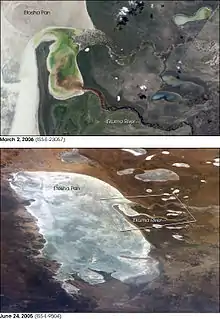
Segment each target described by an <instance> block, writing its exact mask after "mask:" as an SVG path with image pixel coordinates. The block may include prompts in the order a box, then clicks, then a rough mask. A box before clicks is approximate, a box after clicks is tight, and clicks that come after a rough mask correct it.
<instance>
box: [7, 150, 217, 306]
mask: <svg viewBox="0 0 220 319" xmlns="http://www.w3.org/2000/svg"><path fill="white" fill-rule="evenodd" d="M25 172H28V173H27V174H30V175H27V176H32V175H31V172H36V173H34V174H35V175H34V176H36V178H38V175H39V177H40V176H41V175H42V172H50V174H53V173H58V172H60V173H66V175H65V176H68V175H70V176H71V174H73V173H74V174H75V173H77V174H80V175H77V176H79V177H80V176H81V174H82V175H83V176H85V178H86V176H90V177H95V178H96V179H99V180H100V181H102V183H103V182H105V184H100V185H104V186H103V189H104V187H107V188H106V189H109V197H110V195H111V194H113V191H112V189H113V188H114V189H115V192H120V193H119V194H121V195H120V196H122V197H123V198H125V200H129V201H130V202H129V205H128V206H123V205H125V204H123V202H122V201H121V202H120V203H119V204H117V205H116V206H117V207H116V206H114V214H115V216H117V215H120V216H121V214H122V215H123V218H124V217H126V222H125V223H128V225H130V228H129V229H128V230H126V231H127V232H128V233H129V234H130V233H136V232H138V234H139V235H137V238H138V240H139V239H140V238H144V241H146V244H147V245H148V246H149V252H148V256H147V258H145V259H146V267H149V271H150V270H152V269H153V268H155V274H153V273H152V274H153V275H152V277H151V276H150V277H147V280H145V281H143V282H142V277H141V276H139V277H137V278H138V280H139V281H136V282H134V281H131V282H128V281H126V280H123V279H117V278H119V277H117V276H115V277H114V274H112V273H110V272H108V271H106V270H105V271H102V270H103V269H99V271H98V270H96V272H97V273H99V274H101V275H102V276H103V278H104V280H103V282H99V283H96V284H94V283H92V284H91V283H89V282H88V281H87V280H86V279H85V278H84V277H83V278H84V279H83V278H82V276H81V277H80V276H79V275H78V276H77V274H76V273H75V274H73V275H72V280H71V279H69V280H67V281H66V282H65V285H61V281H60V280H57V279H56V274H57V273H59V268H60V266H61V264H60V262H59V260H58V258H57V259H55V258H54V259H52V257H51V256H52V253H51V255H50V253H49V252H48V251H47V250H44V249H43V248H44V246H45V245H46V246H47V245H49V244H50V241H49V239H48V238H49V237H47V234H46V237H47V238H46V240H45V238H44V235H42V233H41V226H39V219H37V218H35V217H34V216H33V215H32V214H30V209H31V207H32V206H33V203H32V202H34V201H35V200H36V198H34V196H35V195H34V191H33V199H31V198H29V197H27V196H26V197H25V196H24V198H22V197H21V196H19V195H18V193H16V191H15V190H14V189H16V188H14V189H13V188H12V187H11V186H10V185H24V186H23V188H22V187H20V186H19V187H20V192H21V193H22V192H24V194H28V188H27V187H28V185H27V184H26V185H25V184H22V178H24V177H25V174H26V173H25ZM16 173H17V175H16ZM12 174H15V175H13V176H14V177H13V178H12V177H11V176H12ZM45 174H46V173H45ZM27 176H26V177H27ZM45 176H49V175H45ZM74 176H75V175H74ZM46 178H47V177H46ZM48 178H49V177H48ZM96 179H95V181H96ZM32 181H34V180H32ZM36 181H37V179H36ZM18 182H20V183H21V184H18ZM16 183H17V184H16ZM106 183H107V184H108V185H107V184H106ZM36 185H37V184H36ZM94 185H96V184H94ZM19 187H18V188H17V189H19ZM37 187H38V186H36V188H37ZM112 187H113V188H112ZM74 189H75V192H77V187H75V188H74ZM44 190H45V188H44ZM92 191H93V190H92ZM101 191H102V190H101ZM101 191H100V194H102V193H101ZM25 192H26V193H25ZM54 192H57V191H54ZM111 192H112V193H111ZM36 194H37V193H36ZM92 194H93V195H91V196H93V197H94V205H93V204H92V203H93V201H92V200H93V197H91V212H90V213H91V215H92V214H94V216H95V214H96V211H95V210H94V209H95V208H94V207H93V206H95V203H96V200H97V198H98V197H97V196H99V190H98V188H97V190H96V189H95V190H94V193H92ZM45 196H46V195H45ZM111 196H112V195H111ZM96 197H97V198H96ZM122 197H120V198H122ZM48 198H49V197H48ZM54 198H55V199H56V198H57V197H56V196H55V197H54ZM83 198H85V203H81V205H86V195H85V197H83ZM101 200H105V198H101V199H100V201H101ZM106 200H107V201H108V198H107V199H106ZM81 201H82V200H81ZM77 203H78V202H77V196H75V197H74V202H72V203H71V202H70V203H68V204H69V205H70V208H71V205H72V213H73V214H74V209H75V208H76V205H78V204H77ZM89 203H90V202H89ZM63 204H64V205H66V203H65V202H64V203H63ZM33 207H34V206H33ZM65 207H66V206H63V209H65ZM80 207H84V206H80ZM100 207H101V206H100ZM103 207H104V206H103ZM123 207H127V212H126V211H124V212H123ZM129 207H130V208H129ZM134 211H135V212H136V215H135V218H134V217H132V214H131V212H134ZM106 212H109V214H112V215H113V210H112V208H111V209H109V211H106ZM41 213H42V216H44V212H43V211H41ZM87 213H89V211H87ZM129 214H130V215H129ZM79 215H80V210H79ZM101 216H104V215H101V213H100V218H102V217H101ZM89 217H90V216H88V218H89ZM109 218H111V216H109ZM120 218H121V217H120ZM116 219H117V217H116ZM88 220H89V219H88ZM109 220H110V219H109ZM96 227H97V233H98V231H99V228H101V227H102V220H100V223H97V226H96ZM121 227H122V229H123V224H121ZM1 228H2V229H1V230H2V231H1V311H2V312H218V311H219V295H218V291H219V284H218V283H219V150H218V149H79V150H75V149H74V150H71V149H2V150H1ZM76 228H77V225H76ZM73 229H74V228H73ZM139 229H140V230H141V231H140V230H139ZM118 231H119V232H120V236H124V235H123V231H125V230H118ZM121 232H122V233H121ZM51 236H52V235H51ZM129 236H130V235H129ZM138 236H139V237H138ZM51 238H52V237H51ZM60 238H62V236H61V235H60ZM63 238H64V237H63ZM119 238H123V237H119ZM78 242H79V244H78V246H79V245H80V239H79V241H78ZM141 243H142V241H141ZM64 244H65V243H64ZM118 244H120V243H117V238H116V242H115V249H116V248H117V247H118ZM66 245H67V243H66ZM88 245H89V243H88ZM62 247H64V246H62ZM74 249H75V248H74ZM94 249H95V246H94ZM45 251H46V253H47V255H46V253H45ZM78 251H79V252H80V249H79V250H78ZM60 253H61V252H60ZM70 255H71V254H70ZM134 255H135V251H132V249H131V250H130V256H134ZM126 258H130V259H134V263H133V264H132V262H133V261H132V260H131V265H137V268H138V267H139V269H140V270H141V271H142V268H141V267H142V265H143V263H144V262H145V261H143V260H141V259H143V258H142V257H138V256H136V257H126ZM135 263H136V264H135ZM123 265H124V264H123ZM132 267H133V266H132ZM73 269H74V265H73ZM132 269H133V268H132ZM132 271H133V270H132ZM152 271H153V270H152ZM73 273H74V272H73ZM97 276H98V275H97ZM116 277H117V278H116ZM97 278H98V277H97ZM131 278H133V277H131ZM143 278H144V277H143Z"/></svg>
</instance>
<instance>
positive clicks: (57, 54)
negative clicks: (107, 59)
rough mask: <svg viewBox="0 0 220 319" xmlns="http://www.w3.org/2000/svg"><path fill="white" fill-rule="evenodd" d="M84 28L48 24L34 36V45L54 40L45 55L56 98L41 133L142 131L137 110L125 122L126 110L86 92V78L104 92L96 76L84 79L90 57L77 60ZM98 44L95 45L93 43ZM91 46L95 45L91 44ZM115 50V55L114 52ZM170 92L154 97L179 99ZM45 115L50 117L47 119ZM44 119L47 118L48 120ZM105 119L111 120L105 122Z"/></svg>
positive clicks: (181, 20)
mask: <svg viewBox="0 0 220 319" xmlns="http://www.w3.org/2000/svg"><path fill="white" fill-rule="evenodd" d="M211 14H212V10H211V9H210V8H208V7H202V8H200V9H199V10H197V12H196V13H195V14H194V15H192V16H187V15H185V14H176V15H175V16H174V17H173V20H174V22H175V24H176V25H178V26H183V25H184V24H186V23H187V22H192V21H199V20H204V19H208V18H209V17H210V16H211ZM84 31H85V30H78V29H74V28H60V27H59V28H56V27H49V28H46V29H44V30H42V31H41V32H39V33H38V34H36V36H35V37H34V45H35V48H37V47H38V46H39V44H40V43H42V42H46V41H47V42H48V41H54V42H53V43H52V44H51V45H50V46H49V54H47V56H45V57H44V58H45V60H46V67H47V70H48V72H49V79H48V89H49V93H50V94H51V96H52V97H53V99H50V100H46V105H47V109H48V111H46V112H44V114H45V115H44V116H43V117H41V123H39V124H40V127H43V130H42V133H43V134H57V135H69V134H70V135H99V134H106V135H108V134H110V135H112V134H113V135H115V134H117V131H118V132H120V133H121V134H128V135H129V134H141V133H142V131H144V130H145V127H144V125H142V124H141V123H140V119H139V117H138V115H137V114H136V113H135V112H132V111H131V110H129V109H127V111H126V118H127V119H128V120H131V121H133V123H134V124H132V125H127V124H126V123H122V122H123V121H122V120H123V119H124V118H125V112H124V110H117V109H115V110H104V109H103V108H102V106H101V101H100V98H99V97H98V96H97V95H96V94H94V92H92V91H90V92H88V91H87V92H86V91H85V90H84V80H86V83H85V86H86V87H87V86H88V85H87V84H91V86H90V85H89V87H91V88H92V87H94V88H96V89H97V90H101V92H102V93H103V94H104V92H103V91H102V88H99V85H96V84H97V83H96V84H95V83H93V79H92V80H91V81H90V80H89V82H91V83H87V82H88V79H87V77H86V78H85V79H84V80H83V77H82V74H84V75H85V74H87V73H88V78H90V77H91V75H89V73H90V72H87V71H86V72H85V69H87V67H89V63H88V64H87V62H88V61H87V58H85V57H82V59H81V58H80V60H82V61H81V62H80V63H79V61H78V63H77V58H78V60H79V53H80V45H79V44H78V43H76V42H75V37H76V36H80V35H81V34H82V33H83V32H84ZM95 47H96V45H94V48H95ZM91 50H92V47H91V48H90V51H91ZM112 54H113V56H114V52H112ZM134 58H135V54H134V53H133V54H130V55H129V56H124V57H123V59H122V57H121V58H120V57H117V59H115V60H116V61H117V63H118V64H119V65H121V66H123V65H129V64H131V63H132V61H133V59H134ZM121 59H122V61H121ZM78 64H79V65H78ZM80 64H81V65H80ZM84 64H85V66H84ZM82 65H83V66H82ZM79 66H80V68H79ZM80 70H81V71H80ZM92 78H93V77H92ZM162 80H163V81H164V82H165V83H167V84H169V85H171V86H174V87H175V86H178V85H180V84H183V82H184V81H181V80H178V79H177V78H176V77H175V78H174V76H166V75H163V76H162ZM94 84H95V86H94ZM165 93H166V94H165ZM168 93H169V92H168ZM168 93H167V92H160V91H159V92H158V93H156V94H155V95H154V96H153V99H152V100H161V99H163V98H164V99H166V100H170V101H176V100H179V99H181V96H180V95H178V94H177V93H173V94H170V93H169V94H168ZM48 102H49V103H48ZM111 102H112V101H111ZM44 104H45V103H44V102H43V106H42V107H43V108H45V105H44ZM45 116H46V117H48V118H47V119H46V120H45V118H44V117H45ZM51 119H52V121H51ZM114 120H115V121H114ZM120 120H121V122H120ZM117 121H118V123H117ZM44 122H45V123H46V122H47V124H45V123H44ZM106 122H108V123H107V124H106Z"/></svg>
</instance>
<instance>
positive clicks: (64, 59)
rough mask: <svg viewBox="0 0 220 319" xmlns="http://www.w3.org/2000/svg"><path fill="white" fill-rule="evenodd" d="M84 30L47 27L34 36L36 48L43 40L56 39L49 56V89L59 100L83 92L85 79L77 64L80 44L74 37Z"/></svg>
mask: <svg viewBox="0 0 220 319" xmlns="http://www.w3.org/2000/svg"><path fill="white" fill-rule="evenodd" d="M81 32H82V31H80V30H77V29H74V28H46V29H44V30H42V31H41V32H40V33H38V34H37V35H36V36H35V38H34V45H35V48H36V47H37V46H38V45H39V44H40V43H41V42H42V41H45V40H46V41H50V40H55V42H54V43H53V44H52V45H51V46H50V52H49V54H48V56H47V70H48V71H49V82H48V85H49V91H50V93H51V94H52V95H53V96H54V97H55V98H56V99H59V100H65V99H68V98H70V97H72V96H74V95H79V94H80V93H81V94H82V87H83V79H82V75H81V73H80V70H79V68H78V65H77V54H78V53H79V45H78V44H77V43H75V42H74V37H75V36H76V35H79V34H80V33H81Z"/></svg>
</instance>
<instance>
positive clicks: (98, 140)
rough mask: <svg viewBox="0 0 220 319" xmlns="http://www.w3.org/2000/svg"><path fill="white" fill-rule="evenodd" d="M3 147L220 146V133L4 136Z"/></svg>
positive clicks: (0, 142) (0, 144)
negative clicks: (206, 134)
mask: <svg viewBox="0 0 220 319" xmlns="http://www.w3.org/2000/svg"><path fill="white" fill-rule="evenodd" d="M0 148H163V149H164V148H220V137H219V136H1V137H0Z"/></svg>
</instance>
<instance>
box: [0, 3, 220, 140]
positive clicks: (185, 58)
mask: <svg viewBox="0 0 220 319" xmlns="http://www.w3.org/2000/svg"><path fill="white" fill-rule="evenodd" d="M1 27H2V32H1V134H2V135H219V5H218V1H202V0H201V1H139V0H137V1H109V0H106V1H104V0H103V1H1Z"/></svg>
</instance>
